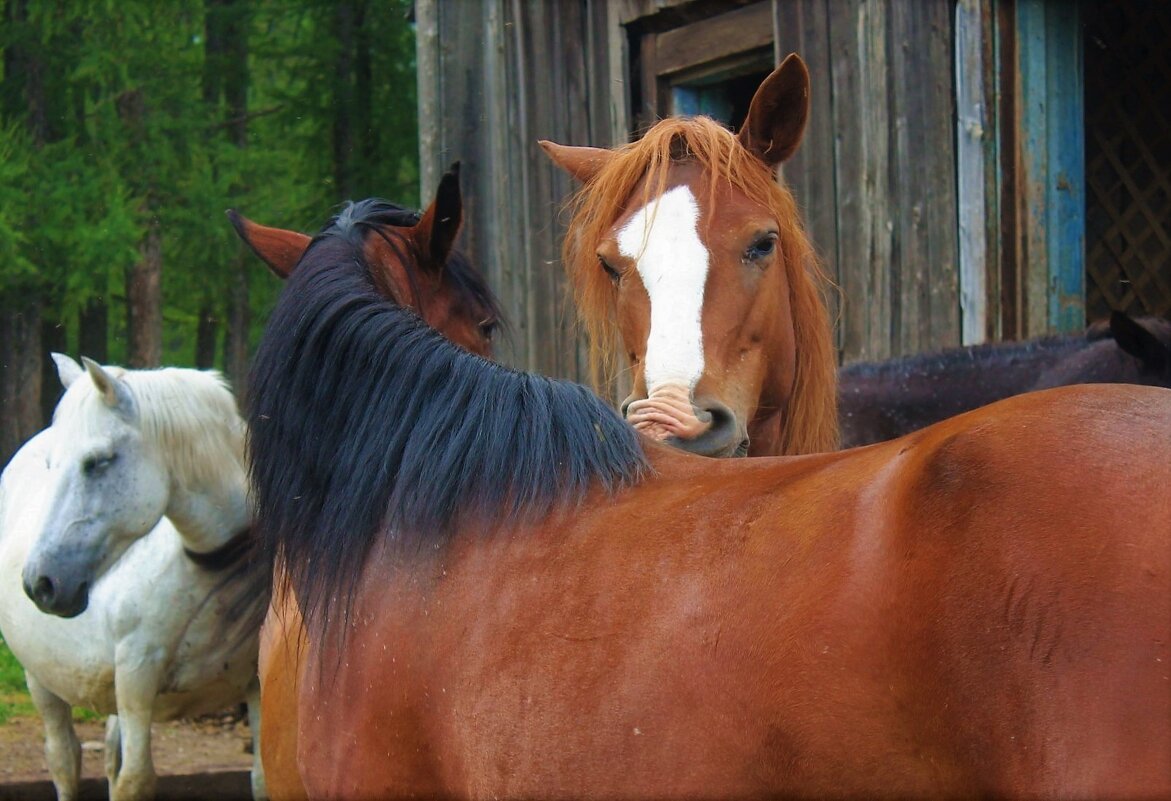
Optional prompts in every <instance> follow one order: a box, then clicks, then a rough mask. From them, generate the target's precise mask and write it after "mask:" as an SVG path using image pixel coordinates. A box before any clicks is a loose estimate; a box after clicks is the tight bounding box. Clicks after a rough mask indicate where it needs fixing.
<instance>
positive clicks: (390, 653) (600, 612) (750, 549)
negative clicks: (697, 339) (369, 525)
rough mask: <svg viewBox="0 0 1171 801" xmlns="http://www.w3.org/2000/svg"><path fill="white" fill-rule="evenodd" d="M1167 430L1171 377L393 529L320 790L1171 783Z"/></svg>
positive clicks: (318, 710) (651, 790) (891, 790)
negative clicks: (470, 518) (411, 545)
mask: <svg viewBox="0 0 1171 801" xmlns="http://www.w3.org/2000/svg"><path fill="white" fill-rule="evenodd" d="M1169 449H1171V392H1166V391H1161V390H1154V389H1146V388H1140V387H1079V388H1073V389H1062V390H1055V391H1052V392H1047V393H1037V394H1034V395H1030V396H1022V397H1018V398H1014V399H1010V400H1008V401H1004V402H1002V403H999V404H995V405H993V406H990V407H986V408H984V409H981V410H977V411H975V412H972V413H970V414H968V415H964V416H961V417H959V418H955V419H953V420H950V421H947V422H945V423H943V424H940V425H937V426H934V427H931V428H928V429H926V430H924V431H922V432H920V433H918V434H915V435H912V436H910V437H906V438H904V439H902V440H898V441H895V442H891V443H884V444H882V445H877V446H874V447H872V448H869V449H865V450H856V451H851V452H839V453H833V454H825V455H818V456H811V457H801V458H797V459H754V460H747V461H733V460H722V461H718V462H717V461H710V460H705V459H701V458H698V457H690V456H687V455H684V454H675V453H673V452H671V453H663V452H660V451H656V452H655V455H654V456H653V461H654V463H655V467H656V473H657V475H656V477H654V478H651V479H649V480H647V481H646V482H645V483H644V484H642V485H640V486H638V487H635V488H632V489H630V490H627V491H625V492H623V493H620V494H618V495H616V496H614V497H613V498H611V499H609V500H608V501H606V502H601V500H602V499H598V501H599V502H597V503H593V502H587V503H586V504H584V505H583V506H582V507H579V508H577V509H575V510H574V511H573V513H572V514H568V513H567V514H566V515H565V516H563V517H560V518H558V519H557V520H556V521H552V522H549V523H547V524H545V525H530V526H524V525H519V526H513V527H510V530H509V531H502V532H500V533H499V535H497V536H493V537H476V536H471V535H467V536H461V537H459V538H457V539H456V540H453V541H452V542H451V543H450V544H449V545H447V546H445V547H444V548H441V549H438V550H436V551H434V552H431V553H428V554H415V555H404V554H398V555H395V554H394V550H393V548H392V547H389V546H387V547H379V548H376V549H375V552H374V557H373V559H372V562H371V564H370V566H369V567H368V569H367V573H366V575H365V577H364V579H363V584H362V586H361V587H360V589H359V590H358V596H357V599H356V605H355V609H354V614H353V617H352V618H351V621H352V622H351V625H350V626H348V627H347V637H348V638H349V639H348V642H347V645H346V648H345V651H344V652H341V653H339V652H337V651H334V650H332V648H325V649H324V650H323V651H319V650H317V649H315V648H310V649H309V653H308V654H307V656H308V657H310V658H311V659H316V658H320V659H322V660H323V661H322V662H321V663H320V667H321V670H320V671H318V670H315V669H313V668H312V667H310V669H309V671H308V672H307V673H306V674H305V678H304V683H303V684H302V689H301V690H300V692H299V705H298V706H299V715H300V725H301V729H300V732H299V745H298V747H299V752H300V756H301V763H302V765H303V766H304V768H305V771H306V773H305V779H306V789H308V790H309V791H310V793H311V794H325V795H331V794H332V795H343V796H344V795H347V794H358V795H361V794H366V795H378V794H380V793H382V794H386V793H390V792H393V791H402V792H404V793H405V792H407V791H409V790H415V791H418V792H421V793H424V794H426V793H433V794H441V795H442V794H450V795H457V796H465V795H467V796H478V795H488V794H491V793H493V792H499V793H501V794H511V795H517V796H533V797H536V796H548V795H557V794H566V793H574V794H577V795H582V796H587V795H593V796H614V795H619V794H621V795H626V796H629V797H637V796H664V795H672V794H678V795H691V796H706V797H719V796H725V797H726V796H731V795H760V794H767V793H781V794H786V793H787V794H792V795H822V796H825V795H829V796H839V797H840V796H847V795H849V796H868V795H875V794H891V795H908V796H927V795H943V794H946V795H978V794H986V795H1006V796H1023V795H1033V796H1039V797H1071V796H1082V797H1106V796H1112V795H1113V796H1136V795H1148V796H1150V795H1154V796H1158V795H1167V794H1168V793H1171V759H1169V758H1168V757H1169V756H1171V685H1169V684H1168V678H1167V677H1168V665H1169V664H1171V654H1169V653H1168V652H1167V648H1168V642H1169V641H1171V615H1169V614H1168V610H1169V609H1171V564H1169V559H1171V502H1169V501H1168V500H1167V493H1166V492H1165V488H1167V487H1168V485H1169V484H1171V463H1169V462H1168V460H1167V459H1166V458H1165V457H1166V454H1167V453H1168V452H1169ZM1134 498H1142V500H1143V501H1144V502H1142V503H1133V502H1132V499H1134ZM330 639H331V641H333V642H336V640H332V637H331V638H330Z"/></svg>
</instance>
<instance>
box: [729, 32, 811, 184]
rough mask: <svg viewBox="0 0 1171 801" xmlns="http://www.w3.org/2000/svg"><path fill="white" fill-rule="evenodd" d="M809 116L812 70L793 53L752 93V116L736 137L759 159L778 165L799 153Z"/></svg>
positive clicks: (749, 113) (749, 109) (750, 110)
mask: <svg viewBox="0 0 1171 801" xmlns="http://www.w3.org/2000/svg"><path fill="white" fill-rule="evenodd" d="M808 119H809V70H808V69H806V68H805V62H804V61H802V60H801V57H800V56H799V55H797V54H796V53H790V54H789V55H788V56H787V57H786V58H785V60H784V61H783V62H781V66H779V67H777V68H776V69H775V70H773V71H772V74H770V75H769V76H768V77H767V78H765V79H764V83H762V84H761V85H760V88H758V89H757V90H756V94H755V95H753V96H752V104H751V105H750V106H749V107H748V117H747V119H745V120H744V125H742V126H741V127H740V133H738V134H737V135H736V136H737V138H738V139H739V140H740V144H742V145H744V147H745V148H747V149H748V150H750V151H752V153H754V154H755V155H756V157H757V158H759V159H760V160H761V161H763V162H764V163H765V164H767V165H768V166H770V167H775V166H776V165H778V164H780V163H781V162H782V161H785V160H786V159H788V158H789V157H790V156H792V155H793V153H794V152H796V150H797V146H798V145H799V144H801V137H802V136H803V135H804V133H805V123H806V121H807V120H808Z"/></svg>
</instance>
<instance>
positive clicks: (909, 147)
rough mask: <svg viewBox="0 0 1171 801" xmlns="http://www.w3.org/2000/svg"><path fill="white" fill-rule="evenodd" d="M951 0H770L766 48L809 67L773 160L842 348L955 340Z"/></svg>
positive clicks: (869, 354) (851, 353)
mask: <svg viewBox="0 0 1171 801" xmlns="http://www.w3.org/2000/svg"><path fill="white" fill-rule="evenodd" d="M952 9H953V3H952V2H951V1H950V0H916V2H885V1H884V0H778V2H775V3H774V28H775V31H776V37H777V41H776V50H777V53H778V55H780V56H783V55H784V54H786V53H789V52H797V53H800V54H801V55H802V57H803V58H804V59H805V61H806V63H807V64H808V65H809V69H810V74H811V81H812V97H811V107H812V109H811V119H810V124H809V128H808V129H807V132H806V136H805V140H804V143H803V144H802V146H801V149H800V150H799V151H798V153H797V155H796V156H795V157H794V158H793V160H792V161H791V162H789V163H787V164H786V165H785V166H784V174H785V178H786V180H787V181H788V182H789V184H790V185H791V187H792V188H793V191H794V194H795V195H796V196H797V199H798V201H799V202H800V203H801V205H802V206H803V208H804V209H805V213H806V217H807V220H808V223H809V226H810V230H811V232H812V235H813V239H814V241H815V243H816V245H817V247H818V250H819V252H820V253H821V255H822V257H823V259H824V261H825V263H826V266H827V267H828V269H829V270H830V273H831V275H832V276H833V277H834V278H835V280H836V281H837V283H838V285H839V287H840V288H841V295H840V298H841V309H840V313H839V333H838V337H839V339H838V343H839V347H840V351H841V354H842V357H843V359H844V360H845V361H855V360H873V359H884V358H888V357H891V356H897V355H901V354H906V353H914V352H919V351H924V350H932V349H936V348H941V347H947V346H951V345H957V344H959V343H960V341H961V331H960V300H959V242H958V232H957V193H956V145H955V127H954V126H955V67H954V50H953V42H954V39H953V36H954V31H953V14H952Z"/></svg>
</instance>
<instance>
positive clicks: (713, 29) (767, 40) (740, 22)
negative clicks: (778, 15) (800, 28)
mask: <svg viewBox="0 0 1171 801" xmlns="http://www.w3.org/2000/svg"><path fill="white" fill-rule="evenodd" d="M772 35H773V34H772V3H771V2H768V0H764V2H759V3H755V4H754V5H750V6H744V7H743V8H738V9H736V10H734V11H729V12H727V13H725V14H720V15H718V16H715V17H711V18H710V19H706V20H704V21H703V22H693V23H691V24H690V25H684V26H682V27H679V28H674V29H672V30H670V31H664V32H663V33H661V34H659V35H658V37H657V38H656V39H655V68H656V71H657V72H658V73H659V74H660V75H669V74H671V73H673V72H678V71H679V70H684V69H687V68H689V67H693V66H694V65H696V64H699V63H703V62H708V61H716V60H719V59H723V58H727V57H729V56H733V55H736V54H738V53H742V52H744V51H745V50H751V49H754V48H759V47H767V46H768V45H769V44H771V43H772Z"/></svg>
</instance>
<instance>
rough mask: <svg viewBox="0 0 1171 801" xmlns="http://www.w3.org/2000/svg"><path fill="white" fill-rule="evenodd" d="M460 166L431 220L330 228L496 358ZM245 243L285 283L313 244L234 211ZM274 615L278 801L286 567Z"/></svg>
mask: <svg viewBox="0 0 1171 801" xmlns="http://www.w3.org/2000/svg"><path fill="white" fill-rule="evenodd" d="M462 208H463V206H462V200H461V198H460V189H459V169H458V164H457V165H454V166H453V167H452V168H451V170H449V171H448V172H447V173H446V174H445V175H444V176H443V178H442V179H441V181H440V183H439V187H438V189H437V191H436V195H435V200H434V202H433V203H432V204H431V206H430V207H429V208H428V209H427V210H426V211H425V212H424V213H423V214H418V213H416V212H414V211H411V210H408V209H404V208H400V207H398V206H394V205H392V204H389V203H385V202H383V201H377V200H366V201H361V202H359V203H355V204H351V205H349V206H348V207H347V208H346V209H345V211H343V212H342V213H341V214H340V215H338V216H337V217H336V218H334V220H333V221H331V223H330V224H329V226H327V231H328V232H330V235H331V236H342V237H347V238H349V239H351V240H352V241H353V242H355V243H356V246H359V245H360V249H361V251H362V256H363V259H364V260H365V263H366V264H368V265H369V266H370V277H371V280H372V281H373V282H374V284H375V285H376V286H377V287H378V288H379V291H380V292H381V293H382V295H383V296H384V297H387V298H390V299H393V300H396V301H397V302H401V303H402V304H404V305H405V306H408V307H410V308H412V309H414V310H415V311H417V313H418V314H419V315H420V316H421V317H422V319H423V320H425V321H426V322H427V323H428V324H429V325H431V326H432V327H434V328H436V329H438V330H440V331H442V332H443V333H444V334H445V335H446V336H447V337H449V338H450V339H451V340H452V341H453V342H456V343H457V344H459V345H460V346H461V347H463V348H466V349H467V350H469V351H471V352H472V353H477V354H479V355H481V356H485V357H488V356H490V355H491V351H492V338H493V335H494V334H495V332H496V330H497V328H498V327H499V326H500V324H501V317H500V309H499V304H498V303H497V301H496V299H495V298H494V297H493V296H492V293H491V291H490V290H489V289H488V287H487V284H486V283H485V282H484V280H483V278H482V277H481V275H480V274H479V272H478V271H477V270H476V269H475V268H474V267H473V266H472V265H471V263H470V262H468V260H467V257H466V256H464V255H463V253H462V252H461V251H459V250H458V249H456V248H454V241H455V237H456V234H457V233H458V231H459V227H460V221H461V219H462ZM228 217H229V220H230V221H231V223H232V225H233V227H234V228H235V229H236V232H237V233H238V234H239V235H240V238H241V239H243V240H244V242H245V243H247V244H248V246H249V247H250V248H251V249H252V251H253V252H254V253H255V254H256V255H257V256H258V257H260V259H261V260H262V261H264V263H265V264H267V265H268V266H269V268H270V269H271V270H272V271H273V273H275V274H276V275H277V276H278V277H280V278H282V279H287V278H288V277H289V276H290V275H291V274H292V273H293V270H294V269H295V268H296V265H297V262H298V261H300V259H301V256H302V255H303V254H304V252H305V250H306V249H307V248H308V247H309V244H310V242H312V238H311V237H309V236H307V235H305V234H302V233H299V232H297V231H289V230H285V229H281V228H274V227H270V226H265V225H260V224H258V223H256V222H253V221H252V220H249V219H247V218H246V217H244V216H242V215H240V214H238V213H237V212H235V211H229V212H228ZM275 590H276V592H275V593H274V594H273V603H272V611H271V612H270V614H269V616H268V619H267V621H266V623H265V626H264V628H263V630H262V632H261V640H260V675H261V676H262V677H263V683H264V694H263V696H262V698H261V715H262V718H263V719H264V720H265V721H267V722H268V723H269V724H270V726H271V729H270V733H269V735H268V736H266V737H265V739H264V740H263V741H262V754H261V756H262V759H263V764H264V768H265V771H266V776H267V782H268V793H269V797H270V798H272V799H273V801H293V800H294V799H302V798H305V797H306V795H305V790H304V787H303V786H302V784H301V778H300V774H299V772H298V768H297V702H296V691H297V687H298V684H299V683H300V681H301V676H302V672H303V665H302V663H303V660H304V657H305V654H306V649H307V646H306V640H305V632H304V629H303V626H302V622H301V614H300V611H299V609H298V607H297V604H296V602H295V601H294V600H293V598H292V597H291V596H290V594H289V592H288V591H287V586H286V583H285V581H284V579H283V578H282V575H281V571H280V569H279V566H278V568H277V577H276V581H275Z"/></svg>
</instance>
